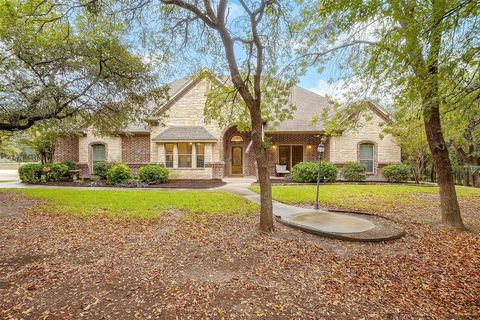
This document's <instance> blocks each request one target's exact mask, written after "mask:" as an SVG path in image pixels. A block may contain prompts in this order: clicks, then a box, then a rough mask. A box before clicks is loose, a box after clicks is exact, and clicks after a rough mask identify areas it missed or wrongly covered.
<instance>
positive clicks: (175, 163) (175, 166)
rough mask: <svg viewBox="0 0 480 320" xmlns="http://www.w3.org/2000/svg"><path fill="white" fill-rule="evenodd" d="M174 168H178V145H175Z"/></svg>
mask: <svg viewBox="0 0 480 320" xmlns="http://www.w3.org/2000/svg"><path fill="white" fill-rule="evenodd" d="M173 168H178V147H177V144H176V143H175V144H174V145H173Z"/></svg>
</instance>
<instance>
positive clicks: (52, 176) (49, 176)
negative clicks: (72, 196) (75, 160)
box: [43, 163, 69, 181]
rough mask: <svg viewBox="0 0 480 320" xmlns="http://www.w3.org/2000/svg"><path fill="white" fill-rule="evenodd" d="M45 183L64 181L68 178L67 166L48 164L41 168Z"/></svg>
mask: <svg viewBox="0 0 480 320" xmlns="http://www.w3.org/2000/svg"><path fill="white" fill-rule="evenodd" d="M43 172H44V174H45V180H46V181H64V180H67V179H68V178H69V175H68V166H67V165H66V164H63V163H49V164H47V165H45V166H44V167H43Z"/></svg>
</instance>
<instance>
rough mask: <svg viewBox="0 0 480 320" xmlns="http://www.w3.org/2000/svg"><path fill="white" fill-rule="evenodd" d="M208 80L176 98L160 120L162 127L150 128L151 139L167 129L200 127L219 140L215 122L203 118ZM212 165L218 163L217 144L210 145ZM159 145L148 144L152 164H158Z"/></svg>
mask: <svg viewBox="0 0 480 320" xmlns="http://www.w3.org/2000/svg"><path fill="white" fill-rule="evenodd" d="M209 81H210V80H208V79H201V80H198V81H196V82H193V83H191V84H190V86H189V87H188V88H186V89H188V90H185V92H184V93H183V94H182V95H179V96H178V97H176V98H175V99H174V100H173V102H172V105H171V106H170V107H169V108H168V110H167V111H166V112H165V118H164V119H162V121H163V123H164V126H160V125H158V126H152V127H151V137H152V138H155V137H156V136H157V135H158V134H160V133H161V132H163V131H164V130H165V129H166V128H167V127H180V126H201V127H204V128H205V129H207V131H208V132H209V133H211V134H212V135H213V136H214V137H216V138H218V139H219V140H220V139H221V134H222V129H221V128H220V127H219V126H218V124H217V123H216V122H215V121H210V122H209V123H206V121H205V116H204V109H205V103H206V101H207V96H206V94H207V92H208V87H209ZM211 154H212V159H211V161H212V162H213V163H217V162H219V161H220V150H219V144H218V143H214V144H213V145H212V152H211ZM160 156H161V155H159V144H158V143H156V142H155V141H151V143H150V161H151V162H152V163H158V162H160V160H159V159H160Z"/></svg>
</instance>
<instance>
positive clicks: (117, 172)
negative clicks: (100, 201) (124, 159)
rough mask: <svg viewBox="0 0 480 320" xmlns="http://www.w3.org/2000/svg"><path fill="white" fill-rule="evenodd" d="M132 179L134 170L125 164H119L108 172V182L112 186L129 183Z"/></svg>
mask: <svg viewBox="0 0 480 320" xmlns="http://www.w3.org/2000/svg"><path fill="white" fill-rule="evenodd" d="M132 178H133V175H132V170H130V168H129V167H128V166H127V165H126V164H124V163H117V164H115V165H113V166H112V167H110V169H108V171H107V181H108V183H111V184H120V183H127V182H128V181H130V180H132Z"/></svg>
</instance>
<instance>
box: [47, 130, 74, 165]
mask: <svg viewBox="0 0 480 320" xmlns="http://www.w3.org/2000/svg"><path fill="white" fill-rule="evenodd" d="M78 150H79V149H78V137H77V136H73V137H60V138H58V139H57V141H56V142H55V152H54V153H53V161H55V162H63V161H67V160H71V161H75V162H78Z"/></svg>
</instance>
